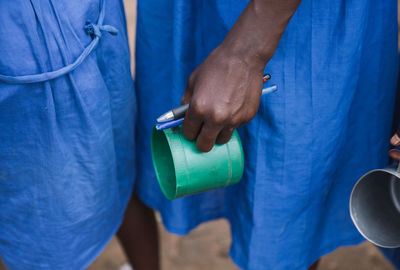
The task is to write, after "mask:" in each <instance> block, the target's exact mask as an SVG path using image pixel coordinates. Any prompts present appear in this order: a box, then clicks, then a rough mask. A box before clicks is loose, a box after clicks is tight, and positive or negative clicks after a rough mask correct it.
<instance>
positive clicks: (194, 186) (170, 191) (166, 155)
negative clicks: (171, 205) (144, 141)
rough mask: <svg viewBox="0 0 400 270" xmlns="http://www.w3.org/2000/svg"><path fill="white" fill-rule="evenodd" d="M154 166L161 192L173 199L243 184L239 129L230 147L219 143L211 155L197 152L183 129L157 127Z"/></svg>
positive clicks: (154, 135)
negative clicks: (241, 182) (160, 128)
mask: <svg viewBox="0 0 400 270" xmlns="http://www.w3.org/2000/svg"><path fill="white" fill-rule="evenodd" d="M151 154H152V158H153V165H154V169H155V172H156V176H157V179H158V183H159V184H160V187H161V190H162V192H163V193H164V195H165V197H167V198H168V199H169V200H173V199H176V198H180V197H184V196H188V195H191V194H195V193H200V192H204V191H207V190H212V189H217V188H222V187H227V186H230V185H233V184H236V183H237V182H239V180H240V179H241V178H242V175H243V167H244V160H243V148H242V143H241V141H240V137H239V134H238V133H237V131H236V130H235V132H234V133H233V135H232V138H231V140H230V141H229V142H228V143H226V144H216V145H215V146H214V147H213V149H212V150H211V151H210V152H208V153H203V152H200V151H199V150H197V147H196V142H195V141H189V140H187V139H186V138H185V137H184V135H183V133H182V128H181V127H180V126H179V127H175V128H170V129H165V130H157V129H156V128H153V132H152V135H151Z"/></svg>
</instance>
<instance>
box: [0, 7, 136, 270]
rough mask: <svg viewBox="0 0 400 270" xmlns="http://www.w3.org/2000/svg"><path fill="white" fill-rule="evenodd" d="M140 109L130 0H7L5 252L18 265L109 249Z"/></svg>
mask: <svg viewBox="0 0 400 270" xmlns="http://www.w3.org/2000/svg"><path fill="white" fill-rule="evenodd" d="M87 21H91V22H87ZM117 30H118V34H117V35H115V34H116V33H117ZM135 120H136V96H135V92H134V85H133V80H132V77H131V73H130V63H129V48H128V40H127V34H126V30H125V16H124V9H123V4H122V1H116V0H112V1H110V0H108V1H107V3H102V1H101V0H85V1H82V0H64V1H60V0H48V1H42V0H31V1H25V0H14V1H0V209H1V210H0V256H1V258H2V259H3V260H4V262H5V264H6V265H7V267H8V268H9V269H10V270H13V269H18V270H19V269H24V270H30V269H32V270H37V269H52V270H53V269H66V270H67V269H68V270H70V269H84V268H85V267H87V266H88V264H90V263H91V262H92V261H93V260H94V258H95V257H96V256H97V255H98V254H99V253H100V251H101V250H102V249H103V247H104V246H105V245H106V244H107V242H108V241H109V239H110V238H111V237H112V235H113V234H114V233H115V232H116V230H117V229H118V226H119V224H120V222H121V220H122V216H123V212H124V209H125V206H126V204H127V202H128V199H129V196H130V193H131V190H132V186H133V182H134V178H135V173H136V170H135V147H134V145H135V138H134V132H135V130H134V125H135Z"/></svg>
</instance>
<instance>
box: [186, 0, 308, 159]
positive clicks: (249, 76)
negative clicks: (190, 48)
mask: <svg viewBox="0 0 400 270" xmlns="http://www.w3.org/2000/svg"><path fill="white" fill-rule="evenodd" d="M300 2H301V1H300V0H251V1H250V2H249V4H248V6H247V7H246V9H245V10H244V11H243V13H242V14H241V16H240V17H239V19H238V20H237V22H236V23H235V25H234V26H233V28H232V30H231V31H230V32H229V34H228V35H227V36H226V38H225V40H224V41H223V42H222V43H221V44H220V45H219V46H218V47H217V48H216V49H215V50H214V51H213V52H212V53H211V54H210V55H209V56H208V57H207V58H206V60H205V61H204V62H203V63H202V64H201V65H200V66H199V67H198V68H197V69H196V70H195V71H194V72H193V73H192V74H191V75H190V77H189V80H188V84H187V88H186V91H185V93H184V95H183V97H182V103H188V102H190V106H189V109H188V111H187V113H186V115H185V120H184V122H183V133H184V134H185V136H186V137H187V138H188V139H190V140H196V143H197V147H198V149H199V150H200V151H203V152H208V151H210V150H211V149H212V147H213V146H214V144H215V142H217V143H220V144H223V143H226V142H228V141H229V139H230V138H231V136H232V132H233V131H234V130H235V129H236V128H237V127H239V126H241V125H244V124H246V123H247V122H249V121H250V120H251V119H252V118H253V117H254V116H255V114H256V113H257V110H258V107H259V104H260V98H261V89H262V75H263V71H264V68H265V65H266V64H267V62H268V61H269V60H270V59H271V57H272V56H273V54H274V53H275V50H276V48H277V47H278V44H279V41H280V38H281V37H282V34H283V32H284V31H285V29H286V26H287V25H288V23H289V21H290V18H291V17H292V16H293V14H294V12H295V11H296V9H297V7H298V6H299V4H300Z"/></svg>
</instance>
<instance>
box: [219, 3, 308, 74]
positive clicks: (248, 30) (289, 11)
mask: <svg viewBox="0 0 400 270" xmlns="http://www.w3.org/2000/svg"><path fill="white" fill-rule="evenodd" d="M300 2H301V0H251V1H250V2H249V4H248V5H247V7H246V9H245V10H244V11H243V13H242V14H241V15H240V17H239V19H238V20H237V21H236V23H235V25H234V26H233V28H232V29H231V31H230V32H229V34H228V35H227V36H226V38H225V40H224V41H223V42H222V44H221V45H220V47H221V48H223V49H224V50H226V51H227V52H228V53H229V54H231V55H233V56H237V57H238V58H240V59H241V60H242V61H245V62H246V63H247V64H248V65H249V66H251V67H254V68H256V69H260V72H262V70H263V69H264V67H265V65H266V64H267V62H268V61H269V60H270V59H271V57H272V56H273V54H274V53H275V50H276V48H277V47H278V44H279V41H280V39H281V37H282V35H283V33H284V31H285V29H286V27H287V25H288V23H289V21H290V19H291V17H292V16H293V14H294V13H295V11H296V9H297V7H298V6H299V4H300Z"/></svg>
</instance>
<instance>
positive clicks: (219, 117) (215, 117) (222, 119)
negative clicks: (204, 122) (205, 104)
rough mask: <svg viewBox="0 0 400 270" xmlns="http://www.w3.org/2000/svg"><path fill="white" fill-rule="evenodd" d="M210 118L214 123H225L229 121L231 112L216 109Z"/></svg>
mask: <svg viewBox="0 0 400 270" xmlns="http://www.w3.org/2000/svg"><path fill="white" fill-rule="evenodd" d="M210 118H211V120H212V122H213V123H214V124H217V125H223V124H225V123H227V122H228V120H229V113H227V112H226V110H223V109H216V110H213V111H212V113H211V117H210Z"/></svg>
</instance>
